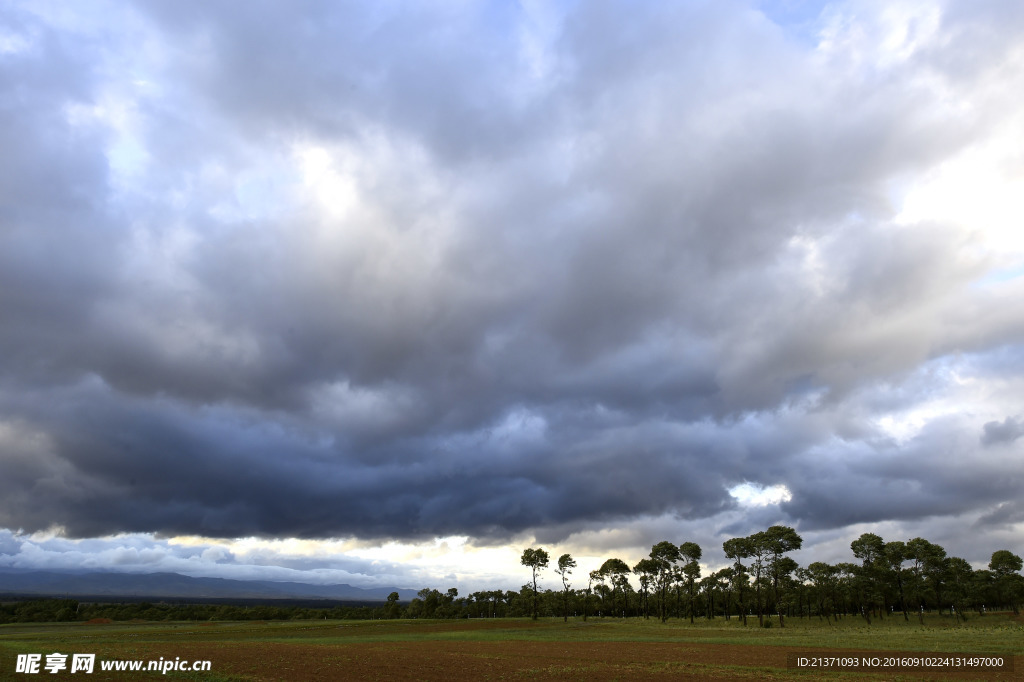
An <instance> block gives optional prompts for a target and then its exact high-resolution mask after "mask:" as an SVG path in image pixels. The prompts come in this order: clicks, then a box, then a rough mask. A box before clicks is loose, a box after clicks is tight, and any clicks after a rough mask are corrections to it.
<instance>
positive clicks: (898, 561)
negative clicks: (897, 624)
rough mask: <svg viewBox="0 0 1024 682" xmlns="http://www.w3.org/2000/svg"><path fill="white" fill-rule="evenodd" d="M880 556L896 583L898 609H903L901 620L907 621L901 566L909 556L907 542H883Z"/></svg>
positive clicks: (903, 571) (902, 569)
mask: <svg viewBox="0 0 1024 682" xmlns="http://www.w3.org/2000/svg"><path fill="white" fill-rule="evenodd" d="M882 557H883V560H884V561H885V566H886V568H887V569H888V571H889V576H890V577H891V579H892V581H893V582H894V583H896V593H897V594H898V595H899V599H900V609H901V610H902V611H903V620H904V621H909V620H910V617H909V616H908V615H907V596H906V591H905V590H904V584H905V582H906V580H905V578H904V576H905V570H906V569H904V568H903V562H904V561H906V560H907V559H909V558H910V555H909V554H908V550H907V543H905V542H903V541H901V540H893V541H892V542H887V543H885V546H884V547H883V548H882Z"/></svg>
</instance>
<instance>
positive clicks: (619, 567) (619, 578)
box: [599, 558, 629, 615]
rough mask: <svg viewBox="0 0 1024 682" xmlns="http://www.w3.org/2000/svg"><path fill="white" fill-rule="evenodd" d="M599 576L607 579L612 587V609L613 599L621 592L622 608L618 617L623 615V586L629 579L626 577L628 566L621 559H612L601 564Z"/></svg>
mask: <svg viewBox="0 0 1024 682" xmlns="http://www.w3.org/2000/svg"><path fill="white" fill-rule="evenodd" d="M599 571H600V573H601V575H603V576H605V578H607V579H608V582H609V583H611V586H612V609H614V608H615V598H616V596H617V595H618V594H619V593H620V592H621V593H622V599H623V608H622V611H621V612H620V615H625V599H626V590H625V588H624V585H625V584H628V582H629V579H628V578H627V577H626V576H628V575H629V565H628V564H627V563H626V562H625V561H623V560H622V559H618V558H612V559H608V560H607V561H605V562H604V563H603V564H601V568H600V569H599Z"/></svg>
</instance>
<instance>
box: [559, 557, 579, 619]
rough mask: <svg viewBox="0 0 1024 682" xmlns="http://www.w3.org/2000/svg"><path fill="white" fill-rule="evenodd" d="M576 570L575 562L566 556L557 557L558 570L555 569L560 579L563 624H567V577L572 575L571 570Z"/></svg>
mask: <svg viewBox="0 0 1024 682" xmlns="http://www.w3.org/2000/svg"><path fill="white" fill-rule="evenodd" d="M574 568H576V560H575V559H573V558H572V557H571V556H570V555H568V554H563V555H562V556H560V557H558V568H556V569H555V573H557V574H558V575H559V576H560V577H561V578H562V599H563V606H564V607H565V609H564V613H563V615H564V622H566V623H568V622H569V575H570V574H571V573H572V569H574Z"/></svg>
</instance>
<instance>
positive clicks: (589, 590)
mask: <svg viewBox="0 0 1024 682" xmlns="http://www.w3.org/2000/svg"><path fill="white" fill-rule="evenodd" d="M802 544H803V540H802V538H801V537H800V535H798V534H797V532H796V531H795V530H794V529H793V528H790V527H788V526H772V527H771V528H768V529H766V530H763V531H759V532H757V533H754V534H752V535H749V536H746V537H738V538H730V539H729V540H726V541H725V542H724V543H723V545H722V549H723V550H724V552H725V556H726V558H727V559H728V560H729V562H730V564H729V565H728V566H726V567H725V568H723V569H721V570H719V571H715V572H712V573H709V574H707V575H702V572H701V567H700V559H701V555H702V551H701V547H700V546H699V545H698V544H697V543H694V542H683V543H682V544H680V545H675V544H673V543H672V542H669V541H667V540H666V541H662V542H659V543H657V544H655V545H654V546H653V547H651V551H650V554H649V555H648V556H646V557H644V558H643V559H640V561H638V562H637V563H636V564H634V565H633V566H632V567H630V566H629V565H628V564H627V563H626V562H625V561H623V560H621V559H619V558H611V559H608V560H607V561H605V562H604V563H603V564H602V565H601V566H600V568H598V569H596V570H594V571H591V572H590V573H589V574H588V575H587V577H586V586H585V587H583V586H582V584H581V585H580V586H579V587H576V588H572V586H571V585H570V582H569V576H570V575H571V571H572V569H573V568H575V567H576V562H575V560H574V559H573V558H572V557H571V556H570V555H569V554H563V555H562V556H561V557H559V559H558V561H557V564H556V566H557V567H556V568H555V569H554V570H555V573H557V574H558V575H559V577H560V578H561V583H562V588H561V589H560V590H547V591H546V594H545V595H543V597H542V595H541V593H540V592H539V591H538V589H537V581H538V578H539V576H540V573H541V572H542V571H543V570H544V569H545V568H547V567H548V565H549V563H550V555H549V554H548V553H547V551H546V550H544V549H543V548H541V547H535V548H528V549H526V550H525V551H524V552H523V554H522V557H521V559H520V563H521V564H522V565H523V566H526V567H527V568H529V569H530V571H531V582H530V583H528V584H526V585H524V586H523V589H522V590H521V592H528V593H531V594H530V595H529V596H530V603H531V605H532V610H531V613H530V615H531V616H532V617H533V618H537V617H538V616H541V615H547V616H553V615H560V616H562V617H563V618H565V619H566V620H567V619H568V618H569V615H570V614H572V615H578V616H582V617H583V619H584V620H586V619H587V618H588V617H590V616H591V615H594V614H596V615H599V616H601V617H604V616H612V617H628V616H639V617H643V618H651V617H652V615H653V616H654V617H657V618H660V619H661V620H663V621H664V620H668V618H670V617H676V618H689V620H690V622H694V620H695V619H696V618H698V617H700V618H708V619H710V618H716V617H723V618H726V619H732V618H740V619H742V621H743V624H744V625H746V624H747V619H748V617H754V616H756V617H757V623H758V624H759V625H761V626H766V627H771V626H772V625H773V624H774V623H776V622H777V623H778V625H779V626H781V627H785V619H786V618H787V617H792V616H798V617H817V618H819V619H822V620H826V621H828V622H832V621H833V620H834V619H837V618H845V617H849V616H857V617H861V618H864V619H865V620H866V621H867V622H868V623H870V622H871V620H872V618H882V617H885V616H896V615H899V616H900V617H902V618H904V619H905V620H908V621H909V620H910V618H911V617H912V615H913V616H914V617H916V618H918V619H919V620H921V621H922V622H923V619H924V613H925V611H937V612H938V613H940V614H942V613H944V612H945V613H947V614H949V615H951V616H953V617H954V618H955V619H957V620H958V621H959V620H961V619H964V620H966V618H967V617H968V614H969V613H971V612H974V613H976V614H979V615H984V614H985V613H987V612H988V611H989V610H993V609H1009V610H1012V611H1013V612H1014V613H1015V614H1018V613H1019V603H1020V601H1021V598H1022V595H1024V576H1021V574H1020V571H1021V568H1022V561H1021V558H1020V557H1019V556H1017V555H1016V554H1013V553H1012V552H1010V551H1009V550H1005V549H1004V550H999V551H996V552H994V553H993V554H992V558H991V561H990V562H989V564H988V568H986V569H978V570H975V569H974V568H972V567H971V565H970V564H969V563H968V562H967V561H966V560H964V559H962V558H960V557H951V556H947V554H946V550H945V549H943V548H942V547H941V546H939V545H937V544H935V543H932V542H929V541H928V540H925V539H924V538H914V539H912V540H909V541H906V542H904V541H901V540H895V541H890V542H885V541H884V540H883V539H882V538H881V537H880V536H878V535H876V534H874V533H864V534H863V535H861V536H860V537H859V538H857V539H856V540H854V541H853V542H852V543H851V544H850V549H851V551H852V553H853V557H854V558H855V559H857V560H858V561H856V562H841V563H836V564H828V563H825V562H820V561H816V562H814V563H811V564H810V565H808V566H806V567H803V566H800V565H799V564H797V562H796V561H795V560H793V559H792V558H791V557H789V556H787V554H788V553H790V552H793V551H795V550H798V549H800V547H801V546H802ZM630 577H632V578H634V579H635V580H636V582H637V583H638V585H639V588H636V587H634V586H633V584H632V582H631V580H630ZM521 601H522V600H521Z"/></svg>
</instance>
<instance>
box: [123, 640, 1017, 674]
mask: <svg viewBox="0 0 1024 682" xmlns="http://www.w3.org/2000/svg"><path fill="white" fill-rule="evenodd" d="M146 650H147V651H146V654H145V655H146V656H147V657H152V658H157V657H159V656H163V657H164V658H170V659H173V658H175V657H181V658H182V659H190V660H210V661H212V662H213V670H212V672H213V673H214V674H219V675H232V676H238V677H239V678H240V679H246V680H289V681H291V680H445V681H448V682H450V681H453V680H580V681H582V680H588V681H592V680H622V681H640V680H650V679H654V680H740V679H743V680H756V679H795V680H813V679H837V678H844V679H886V680H892V679H908V680H922V679H925V680H948V679H1017V680H1020V679H1024V675H1022V674H1021V672H1022V671H1024V668H1022V666H1024V657H1021V656H1017V657H1016V658H1015V663H1014V665H1015V668H1016V670H1017V672H1015V673H1002V672H1001V673H988V674H979V673H977V672H970V671H965V672H960V671H941V672H940V673H938V674H936V673H934V672H915V671H906V672H899V673H898V674H894V673H892V672H889V673H881V674H878V675H868V674H864V673H852V672H851V673H845V674H841V675H840V674H837V673H835V672H824V673H815V672H808V671H797V670H789V669H787V668H786V656H787V654H789V653H791V652H792V653H808V652H809V651H811V650H809V649H807V648H793V647H779V646H746V645H735V644H709V643H701V642H685V643H669V642H524V641H509V642H447V641H440V642H438V641H435V642H424V641H416V642H387V643H372V644H368V643H350V644H344V643H339V644H299V643H276V642H275V643H260V644H258V645H255V646H254V645H252V644H249V645H246V644H242V643H236V642H225V643H212V642H202V643H200V642H191V643H185V642H183V643H181V644H180V645H173V646H165V645H162V644H161V645H151V646H149V647H146ZM814 651H815V652H816V653H817V654H818V655H828V654H831V655H844V654H845V655H851V654H854V653H855V652H853V651H850V650H826V649H817V650H814ZM139 657H140V658H141V657H142V655H141V652H140V655H139Z"/></svg>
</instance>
